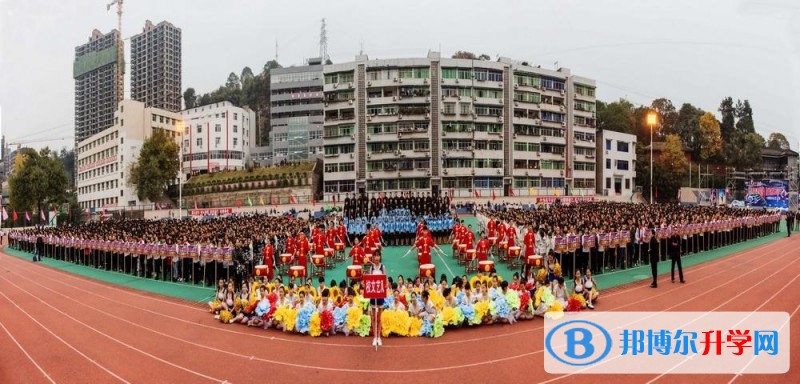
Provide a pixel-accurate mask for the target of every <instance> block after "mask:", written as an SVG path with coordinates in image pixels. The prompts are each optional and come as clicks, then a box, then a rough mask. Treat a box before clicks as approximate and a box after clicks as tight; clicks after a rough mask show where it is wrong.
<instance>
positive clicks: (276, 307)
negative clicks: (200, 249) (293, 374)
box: [208, 257, 599, 345]
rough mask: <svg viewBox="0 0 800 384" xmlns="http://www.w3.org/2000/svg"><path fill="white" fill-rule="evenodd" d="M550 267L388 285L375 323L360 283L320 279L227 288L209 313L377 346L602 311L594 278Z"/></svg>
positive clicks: (225, 283)
mask: <svg viewBox="0 0 800 384" xmlns="http://www.w3.org/2000/svg"><path fill="white" fill-rule="evenodd" d="M372 262H373V264H374V267H373V270H375V268H381V267H379V266H378V265H379V263H380V258H379V257H376V258H374V259H373V260H372ZM550 262H551V265H552V266H553V267H555V269H552V270H550V272H548V271H547V269H545V268H542V269H539V270H538V271H535V270H533V269H530V270H528V272H527V274H526V275H525V276H522V277H521V276H520V275H519V274H518V273H515V274H514V275H513V277H512V279H511V280H510V281H505V280H504V279H503V278H502V277H501V276H498V275H497V274H496V273H495V272H492V273H485V274H484V273H478V274H477V275H475V276H473V277H472V278H469V277H468V276H466V275H463V276H454V277H452V278H450V279H448V277H447V276H446V275H442V276H441V278H440V280H439V282H438V283H437V282H436V281H435V280H434V278H433V277H428V278H423V277H414V278H410V279H406V278H404V277H403V276H397V278H396V279H393V278H391V277H388V284H389V286H390V287H391V289H390V290H389V291H388V293H389V295H388V297H387V298H386V299H385V300H381V301H380V302H378V303H376V302H375V301H373V302H372V303H371V304H372V307H375V306H376V305H377V306H379V307H380V309H381V310H380V312H379V315H378V316H377V317H376V316H370V301H369V300H366V299H364V297H363V296H362V288H361V287H360V285H359V283H358V282H357V281H355V280H351V281H350V282H349V283H348V282H346V281H340V282H339V283H338V284H337V282H336V281H335V280H332V281H330V283H329V284H326V282H325V279H324V278H319V280H318V284H317V285H316V286H315V285H314V284H313V282H312V279H307V280H305V282H303V281H296V280H294V279H292V280H291V281H290V282H289V283H288V284H284V283H283V282H282V281H281V280H280V279H276V280H269V279H267V278H264V279H261V280H259V279H253V278H251V279H250V280H249V281H246V282H243V283H242V284H240V285H238V286H237V285H236V283H235V282H234V281H232V280H231V281H225V280H220V281H219V282H218V285H217V290H216V293H215V296H214V300H213V301H210V302H209V303H208V306H209V311H210V312H211V313H213V314H214V317H215V319H217V320H219V321H221V322H223V323H226V324H234V323H239V324H246V325H248V326H252V327H260V328H265V329H266V328H275V329H278V330H280V331H283V332H295V333H301V334H308V335H311V336H330V335H334V334H337V333H338V334H344V335H348V336H349V335H358V336H362V337H366V336H369V335H373V343H374V345H375V344H381V343H382V341H381V338H382V337H389V336H402V337H439V336H441V335H442V334H443V333H444V332H445V329H455V328H460V327H473V326H480V325H491V324H496V323H502V324H513V323H516V322H518V321H522V320H531V319H533V318H534V317H535V316H561V315H562V314H563V312H565V311H580V310H582V309H585V308H589V309H594V306H593V302H594V301H596V300H597V298H598V297H599V291H598V286H597V282H596V281H595V280H594V278H593V277H592V276H591V271H587V275H586V276H581V275H576V276H575V279H574V280H573V281H572V282H565V279H564V277H563V276H562V274H561V269H560V267H559V266H558V263H557V262H556V261H554V260H552V259H551V260H550ZM381 270H382V272H383V273H385V269H382V268H381ZM378 319H379V320H378ZM373 322H377V323H378V324H375V323H373Z"/></svg>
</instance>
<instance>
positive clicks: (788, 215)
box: [786, 211, 794, 237]
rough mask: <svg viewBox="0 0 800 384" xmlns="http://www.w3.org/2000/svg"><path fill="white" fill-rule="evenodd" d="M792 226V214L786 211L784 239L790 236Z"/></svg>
mask: <svg viewBox="0 0 800 384" xmlns="http://www.w3.org/2000/svg"><path fill="white" fill-rule="evenodd" d="M793 226H794V213H792V212H791V211H786V237H791V236H792V227H793Z"/></svg>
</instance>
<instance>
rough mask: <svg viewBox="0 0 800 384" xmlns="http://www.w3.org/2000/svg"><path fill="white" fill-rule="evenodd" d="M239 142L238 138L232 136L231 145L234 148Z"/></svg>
mask: <svg viewBox="0 0 800 384" xmlns="http://www.w3.org/2000/svg"><path fill="white" fill-rule="evenodd" d="M238 143H239V139H237V138H235V137H234V138H233V147H234V148H236V145H237V144H238Z"/></svg>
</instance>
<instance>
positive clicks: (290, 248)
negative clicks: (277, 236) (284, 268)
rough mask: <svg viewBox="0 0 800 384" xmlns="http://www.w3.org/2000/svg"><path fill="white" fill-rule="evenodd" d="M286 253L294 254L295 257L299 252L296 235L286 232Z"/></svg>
mask: <svg viewBox="0 0 800 384" xmlns="http://www.w3.org/2000/svg"><path fill="white" fill-rule="evenodd" d="M285 251H286V253H288V254H290V255H292V257H294V255H295V253H297V244H295V240H294V237H292V236H291V235H290V234H288V233H287V234H286V245H285Z"/></svg>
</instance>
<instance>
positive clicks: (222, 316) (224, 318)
mask: <svg viewBox="0 0 800 384" xmlns="http://www.w3.org/2000/svg"><path fill="white" fill-rule="evenodd" d="M231 319H233V313H231V312H230V311H227V310H224V309H223V310H221V311H220V312H219V321H220V322H222V323H223V324H227V323H228V322H230V321H231Z"/></svg>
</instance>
